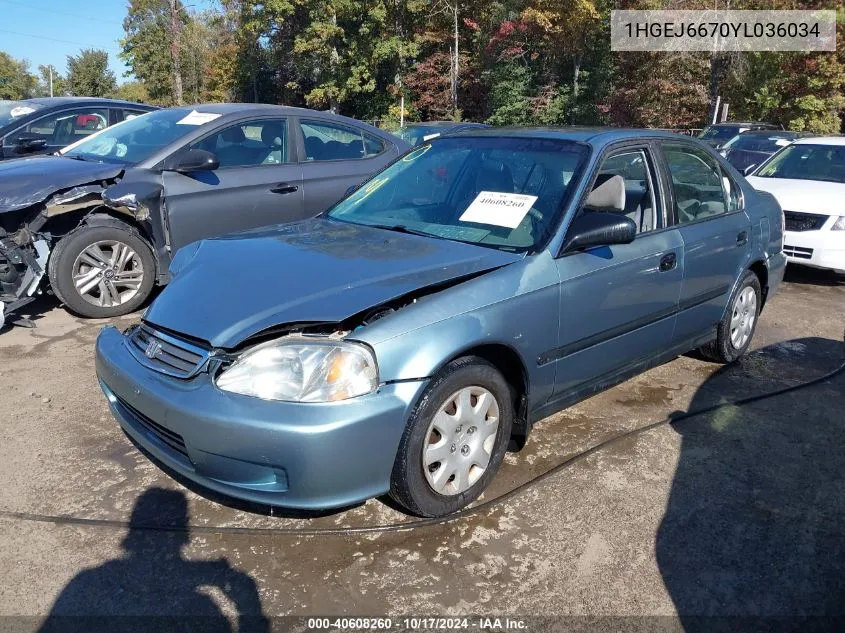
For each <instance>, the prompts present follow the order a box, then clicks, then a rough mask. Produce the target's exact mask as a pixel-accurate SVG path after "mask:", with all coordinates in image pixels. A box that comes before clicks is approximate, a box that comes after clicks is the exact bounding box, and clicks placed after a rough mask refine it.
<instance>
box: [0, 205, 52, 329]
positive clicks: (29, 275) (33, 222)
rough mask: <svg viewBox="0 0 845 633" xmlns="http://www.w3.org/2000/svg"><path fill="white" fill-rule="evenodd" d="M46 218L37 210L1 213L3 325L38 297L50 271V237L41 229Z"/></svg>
mask: <svg viewBox="0 0 845 633" xmlns="http://www.w3.org/2000/svg"><path fill="white" fill-rule="evenodd" d="M46 220H47V218H46V216H45V215H43V214H41V213H37V212H36V213H26V211H21V212H17V213H7V214H2V215H0V328H1V327H3V325H4V324H5V322H6V318H7V317H8V316H9V315H11V314H12V313H13V312H14V311H15V310H18V309H19V308H21V307H23V306H24V305H26V304H27V303H29V302H30V301H32V300H33V299H34V298H35V294H36V292H37V291H38V288H39V285H40V284H41V280H42V278H43V277H44V275H45V274H46V272H47V258H48V257H49V255H50V241H49V238H48V237H47V236H44V235H41V234H40V233H39V230H40V229H41V228H42V227H43V225H44V223H45V222H46Z"/></svg>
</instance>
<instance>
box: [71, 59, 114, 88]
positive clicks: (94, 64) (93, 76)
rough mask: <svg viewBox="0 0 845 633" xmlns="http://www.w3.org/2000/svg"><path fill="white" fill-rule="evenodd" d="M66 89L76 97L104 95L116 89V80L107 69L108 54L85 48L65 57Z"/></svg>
mask: <svg viewBox="0 0 845 633" xmlns="http://www.w3.org/2000/svg"><path fill="white" fill-rule="evenodd" d="M67 89H68V91H69V92H70V94H72V95H75V96H77V97H106V96H109V95H111V94H112V93H113V92H114V91H115V90H116V89H117V80H116V79H115V76H114V73H113V72H112V71H111V70H109V54H108V53H107V52H106V51H103V50H96V49H93V48H86V49H83V50H81V51H79V54H78V55H68V58H67Z"/></svg>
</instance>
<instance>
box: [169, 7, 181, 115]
mask: <svg viewBox="0 0 845 633" xmlns="http://www.w3.org/2000/svg"><path fill="white" fill-rule="evenodd" d="M177 2H179V0H170V57H171V58H172V60H173V100H174V101H175V102H176V105H182V69H181V68H180V66H181V64H180V61H181V60H180V57H181V44H180V39H181V38H180V35H181V33H180V31H181V25H180V24H179V7H178V6H177Z"/></svg>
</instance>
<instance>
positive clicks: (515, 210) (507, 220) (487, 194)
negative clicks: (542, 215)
mask: <svg viewBox="0 0 845 633" xmlns="http://www.w3.org/2000/svg"><path fill="white" fill-rule="evenodd" d="M536 201H537V196H528V195H525V194H521V193H502V192H499V191H482V192H481V193H479V194H478V195H477V196H476V197H475V200H473V201H472V204H470V205H469V206H468V207H467V210H466V211H464V214H463V215H462V216H461V217H460V218H458V219H459V220H460V221H461V222H475V223H477V224H488V225H492V226H503V227H505V228H508V229H515V228H516V227H518V226H519V223H520V222H522V220H523V219H524V218H525V216H526V215H528V212H529V211H530V210H531V207H532V206H533V205H534V203H535V202H536Z"/></svg>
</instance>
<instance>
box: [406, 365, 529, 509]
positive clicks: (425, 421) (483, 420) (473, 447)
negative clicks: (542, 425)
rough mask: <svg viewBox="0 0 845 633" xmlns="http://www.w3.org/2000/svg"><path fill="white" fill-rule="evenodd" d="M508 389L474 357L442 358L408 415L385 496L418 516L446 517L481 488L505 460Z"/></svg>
mask: <svg viewBox="0 0 845 633" xmlns="http://www.w3.org/2000/svg"><path fill="white" fill-rule="evenodd" d="M513 416H514V409H513V394H512V390H511V387H510V385H508V383H507V381H506V380H505V379H504V377H503V376H502V374H501V373H500V372H499V371H498V370H497V369H496V368H495V367H494V366H493V365H491V364H490V363H489V362H487V361H485V360H483V359H481V358H476V357H466V358H461V359H458V360H456V361H453V362H452V363H449V364H448V365H447V366H446V367H445V368H443V370H441V371H440V372H439V373H438V374H437V376H435V378H434V379H433V380H432V382H431V384H430V385H429V386H428V388H427V389H426V391H425V393H424V394H423V396H422V398H421V399H420V402H419V403H418V404H417V406H416V407H415V409H414V412H413V413H412V414H411V417H410V419H409V420H408V423H407V426H406V428H405V433H404V434H403V436H402V441H401V442H400V444H399V451H398V453H397V455H396V461H395V463H394V466H393V474H392V476H391V487H390V495H391V496H392V497H393V499H394V500H396V501H397V502H398V503H399V504H401V505H402V506H403V507H405V508H406V509H407V510H408V511H410V512H412V513H414V514H417V515H420V516H445V515H447V514H451V513H453V512H456V511H457V510H460V509H461V508H463V507H464V506H466V505H467V504H469V503H471V502H472V501H474V500H475V499H477V498H478V496H479V495H480V494H481V493H482V492H483V491H484V489H485V488H487V486H488V484H489V483H490V481H491V480H492V479H493V477H494V476H495V474H496V472H497V471H498V469H499V466H500V465H501V463H502V459H503V458H504V455H505V451H506V449H507V445H508V441H509V439H510V433H511V425H512V423H513Z"/></svg>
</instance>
